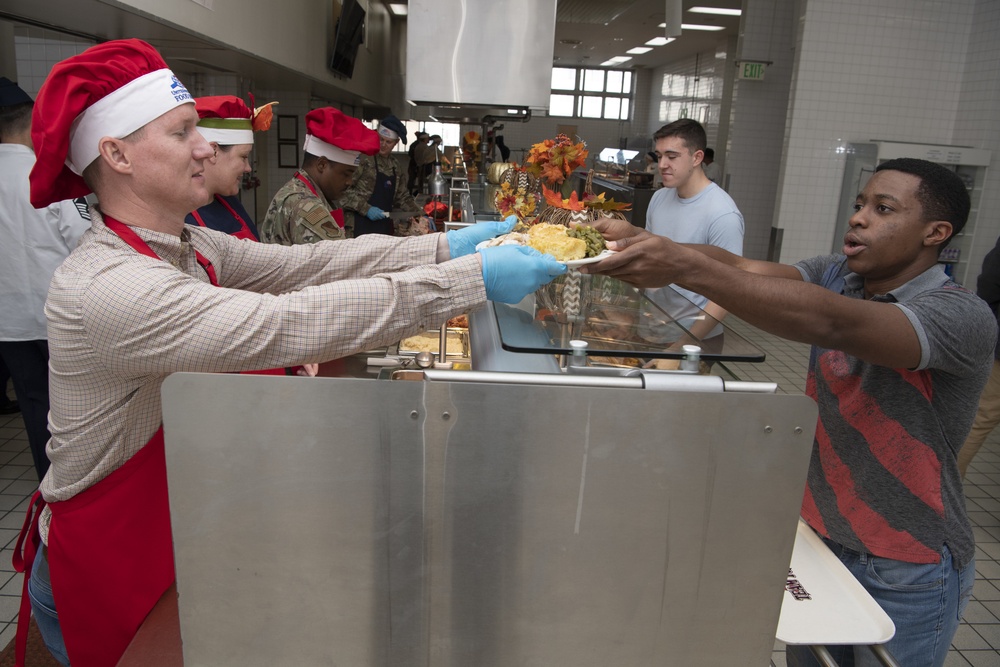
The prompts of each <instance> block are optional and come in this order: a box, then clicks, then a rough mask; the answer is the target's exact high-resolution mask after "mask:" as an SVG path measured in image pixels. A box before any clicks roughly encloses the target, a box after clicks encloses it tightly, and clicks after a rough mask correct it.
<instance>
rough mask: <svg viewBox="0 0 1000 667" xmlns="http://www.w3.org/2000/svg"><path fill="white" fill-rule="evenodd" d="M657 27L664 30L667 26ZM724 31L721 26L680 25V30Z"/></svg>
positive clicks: (663, 24) (664, 24) (662, 24)
mask: <svg viewBox="0 0 1000 667" xmlns="http://www.w3.org/2000/svg"><path fill="white" fill-rule="evenodd" d="M657 27H658V28H666V27H667V24H666V23H661V24H660V25H658V26H657ZM725 29H726V28H725V27H724V26H721V25H702V24H700V23H682V24H681V30H711V31H713V32H714V31H716V30H725ZM646 43H647V44H648V43H649V42H646Z"/></svg>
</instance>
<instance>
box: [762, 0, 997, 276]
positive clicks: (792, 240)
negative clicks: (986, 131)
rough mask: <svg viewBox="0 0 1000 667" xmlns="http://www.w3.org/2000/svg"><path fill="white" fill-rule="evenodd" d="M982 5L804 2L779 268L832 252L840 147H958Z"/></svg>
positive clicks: (960, 0)
mask: <svg viewBox="0 0 1000 667" xmlns="http://www.w3.org/2000/svg"><path fill="white" fill-rule="evenodd" d="M980 1H982V2H987V3H988V0H980ZM977 4H978V3H977V2H976V0H924V1H922V2H919V3H914V2H911V1H910V0H878V2H871V1H870V0H807V2H804V3H803V4H802V6H803V7H804V14H803V15H802V16H801V17H800V18H799V19H798V25H799V26H800V30H799V32H798V34H797V40H796V66H795V73H794V75H793V80H794V84H793V86H792V93H791V101H790V103H789V107H788V108H789V113H788V117H787V121H786V134H785V147H784V154H783V156H782V165H781V167H782V177H781V182H780V185H779V194H778V199H777V224H778V226H780V227H783V228H784V230H785V232H784V244H783V247H782V254H781V260H782V261H784V262H789V261H796V260H798V259H802V258H804V257H809V256H812V255H816V254H819V253H824V252H830V250H831V248H832V247H833V227H834V223H835V222H836V215H837V198H838V194H839V190H840V185H841V178H842V175H843V160H842V157H841V155H840V154H839V153H838V150H837V149H838V148H839V147H841V146H843V145H844V144H845V143H847V142H850V141H864V140H869V139H882V140H887V141H909V142H917V143H940V144H950V143H952V142H953V130H954V128H955V123H956V119H957V117H958V113H959V106H960V105H959V101H960V98H961V94H962V89H963V85H962V81H963V75H964V73H965V62H966V56H967V53H968V45H969V39H970V34H971V31H972V27H973V15H974V13H975V9H976V5H977ZM994 4H995V3H994ZM993 34H994V35H995V34H996V33H995V31H994V32H993ZM995 62H996V61H995V60H994V63H995ZM993 109H994V110H995V109H996V107H995V106H994V107H993ZM975 143H979V142H978V141H976V142H975Z"/></svg>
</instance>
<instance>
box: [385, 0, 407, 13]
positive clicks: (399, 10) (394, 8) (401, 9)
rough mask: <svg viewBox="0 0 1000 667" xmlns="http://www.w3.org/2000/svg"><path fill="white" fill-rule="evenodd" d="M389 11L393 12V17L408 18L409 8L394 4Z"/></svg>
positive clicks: (390, 5)
mask: <svg viewBox="0 0 1000 667" xmlns="http://www.w3.org/2000/svg"><path fill="white" fill-rule="evenodd" d="M389 11H390V12H392V15H393V16H406V14H407V12H408V11H409V7H407V6H406V5H401V4H397V3H394V2H393V3H390V4H389Z"/></svg>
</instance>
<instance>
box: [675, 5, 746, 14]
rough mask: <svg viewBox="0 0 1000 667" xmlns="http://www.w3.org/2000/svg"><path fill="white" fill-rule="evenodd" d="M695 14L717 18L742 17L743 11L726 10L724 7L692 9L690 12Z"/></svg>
mask: <svg viewBox="0 0 1000 667" xmlns="http://www.w3.org/2000/svg"><path fill="white" fill-rule="evenodd" d="M688 11H689V12H694V13H695V14H715V15H717V16H740V15H742V14H743V10H742V9H725V8H723V7H692V8H691V9H689V10H688Z"/></svg>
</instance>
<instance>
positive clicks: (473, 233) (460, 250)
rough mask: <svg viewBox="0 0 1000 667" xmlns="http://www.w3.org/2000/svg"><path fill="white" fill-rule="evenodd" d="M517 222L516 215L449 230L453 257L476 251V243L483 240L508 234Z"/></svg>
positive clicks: (449, 242) (448, 235)
mask: <svg viewBox="0 0 1000 667" xmlns="http://www.w3.org/2000/svg"><path fill="white" fill-rule="evenodd" d="M516 224H517V217H516V216H513V215H512V216H509V217H508V218H507V219H506V220H502V221H500V222H477V223H476V224H474V225H469V226H468V227H463V228H462V229H452V230H451V231H449V232H447V234H446V236H447V237H448V250H449V252H451V258H452V259H455V258H457V257H465V256H466V255H471V254H472V253H474V252H476V245H477V244H479V243H482V242H483V241H488V240H489V239H491V238H493V237H495V236H500V235H501V234H506V233H507V232H509V231H510V230H512V229H514V225H516Z"/></svg>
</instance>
